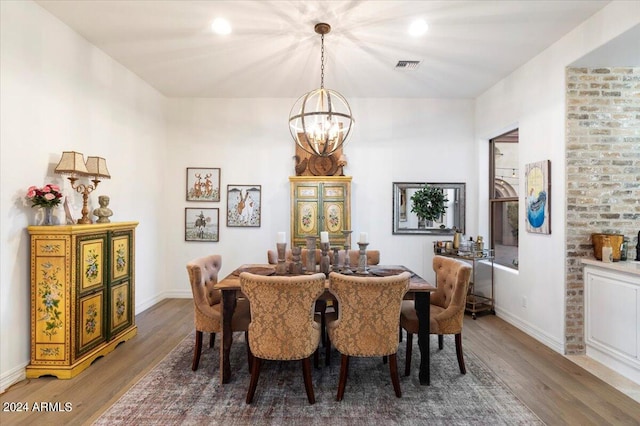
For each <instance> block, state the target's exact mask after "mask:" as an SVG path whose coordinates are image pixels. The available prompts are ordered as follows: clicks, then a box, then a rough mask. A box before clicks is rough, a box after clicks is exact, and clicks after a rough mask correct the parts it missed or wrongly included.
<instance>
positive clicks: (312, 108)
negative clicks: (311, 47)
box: [289, 23, 355, 157]
mask: <svg viewBox="0 0 640 426" xmlns="http://www.w3.org/2000/svg"><path fill="white" fill-rule="evenodd" d="M314 29H315V31H316V33H318V34H320V36H321V46H322V48H321V50H320V63H321V65H320V88H319V89H316V90H312V91H311V92H309V93H306V94H304V95H302V96H301V97H300V98H299V99H298V100H297V101H296V103H295V104H294V105H293V108H291V113H290V114H289V131H290V132H291V136H292V137H293V140H295V141H296V143H297V144H298V146H300V148H302V149H303V150H305V151H306V152H308V153H309V154H313V155H318V156H320V157H328V156H330V155H331V154H333V153H334V152H336V151H337V150H338V149H339V148H340V147H341V146H342V145H344V144H345V143H346V142H347V140H348V138H349V136H350V134H351V129H352V128H353V125H354V123H355V120H354V119H353V117H352V116H351V108H350V107H349V103H348V102H347V100H346V99H345V98H344V96H342V95H341V94H340V93H338V92H336V91H335V90H331V89H325V88H324V35H325V34H328V33H329V31H331V26H330V25H329V24H325V23H319V24H316V26H315V27H314Z"/></svg>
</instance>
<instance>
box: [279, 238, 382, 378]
mask: <svg viewBox="0 0 640 426" xmlns="http://www.w3.org/2000/svg"><path fill="white" fill-rule="evenodd" d="M315 255H316V264H319V263H320V257H321V256H322V251H321V250H320V249H316V251H315ZM307 256H308V249H306V248H303V249H302V250H301V255H300V261H301V262H302V264H303V265H306V264H307ZM359 257H360V251H359V250H349V264H350V265H351V267H353V268H355V267H357V266H358V258H359ZM344 259H345V253H344V250H341V251H340V252H339V253H338V262H339V263H338V264H339V265H344ZM329 260H330V263H331V264H332V265H333V261H334V259H333V254H331V255H330V256H329ZM285 261H287V262H291V261H293V255H292V253H291V250H287V251H286V252H285ZM267 262H269V264H271V265H275V264H277V263H278V254H277V253H276V251H275V250H267ZM379 263H380V250H367V265H378V264H379ZM337 304H338V302H337V301H336V299H335V297H333V295H331V294H330V293H326V292H325V293H324V294H322V295H321V296H320V297H319V298H318V300H317V301H316V313H317V314H318V315H320V329H321V334H320V335H321V337H322V345H323V346H324V347H325V348H326V349H325V365H326V366H329V365H330V364H331V346H330V345H328V344H327V332H326V329H327V308H329V311H328V313H329V314H330V315H332V316H331V317H330V318H331V319H335V313H336V311H337V308H338V307H337Z"/></svg>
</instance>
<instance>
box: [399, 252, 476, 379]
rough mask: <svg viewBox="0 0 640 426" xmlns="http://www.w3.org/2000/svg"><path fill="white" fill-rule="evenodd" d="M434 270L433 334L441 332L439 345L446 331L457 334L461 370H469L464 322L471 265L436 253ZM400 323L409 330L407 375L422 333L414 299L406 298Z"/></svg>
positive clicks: (430, 322) (457, 352) (431, 318)
mask: <svg viewBox="0 0 640 426" xmlns="http://www.w3.org/2000/svg"><path fill="white" fill-rule="evenodd" d="M433 270H434V271H435V273H436V291H434V292H432V293H431V295H430V302H431V307H430V314H431V315H430V321H429V330H430V334H437V335H438V348H439V349H442V347H443V335H444V334H453V335H454V336H455V344H456V355H457V357H458V366H459V367H460V373H461V374H466V373H467V370H466V367H465V365H464V356H463V353H462V323H463V319H464V311H465V302H466V297H467V289H468V288H469V278H470V276H471V266H470V265H469V264H468V263H465V262H463V261H461V260H458V259H454V258H451V257H444V256H435V257H434V258H433ZM400 325H401V326H402V328H404V329H405V330H406V331H407V353H406V361H405V367H404V375H405V376H408V375H409V374H411V355H412V353H411V352H412V351H411V349H412V347H413V335H414V334H417V333H418V316H417V314H416V310H415V304H414V301H413V300H405V301H403V302H402V312H401V314H400Z"/></svg>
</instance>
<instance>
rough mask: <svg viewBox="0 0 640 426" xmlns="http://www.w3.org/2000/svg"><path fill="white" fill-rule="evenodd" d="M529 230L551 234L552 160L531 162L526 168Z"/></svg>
mask: <svg viewBox="0 0 640 426" xmlns="http://www.w3.org/2000/svg"><path fill="white" fill-rule="evenodd" d="M525 191H526V192H525V211H526V213H527V216H526V221H525V222H526V224H527V231H528V232H532V233H536V234H551V162H550V161H549V160H544V161H538V162H537V163H529V164H527V165H526V169H525Z"/></svg>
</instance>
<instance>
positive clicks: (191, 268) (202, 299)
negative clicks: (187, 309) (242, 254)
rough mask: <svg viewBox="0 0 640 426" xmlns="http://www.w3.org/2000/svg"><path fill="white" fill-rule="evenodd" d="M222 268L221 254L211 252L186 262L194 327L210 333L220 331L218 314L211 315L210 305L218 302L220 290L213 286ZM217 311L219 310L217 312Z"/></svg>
mask: <svg viewBox="0 0 640 426" xmlns="http://www.w3.org/2000/svg"><path fill="white" fill-rule="evenodd" d="M220 268H222V256H220V255H219V254H212V255H209V256H204V257H200V258H198V259H194V260H192V261H191V262H189V263H187V272H188V273H189V282H190V283H191V291H192V292H193V303H194V309H195V326H196V329H198V330H201V331H206V332H210V333H217V332H219V331H220V316H219V315H215V314H213V315H212V309H211V307H212V306H214V305H217V304H219V303H220V299H221V296H220V291H219V290H215V289H214V288H213V286H214V285H216V284H217V283H218V273H219V272H220ZM218 313H219V312H218Z"/></svg>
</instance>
